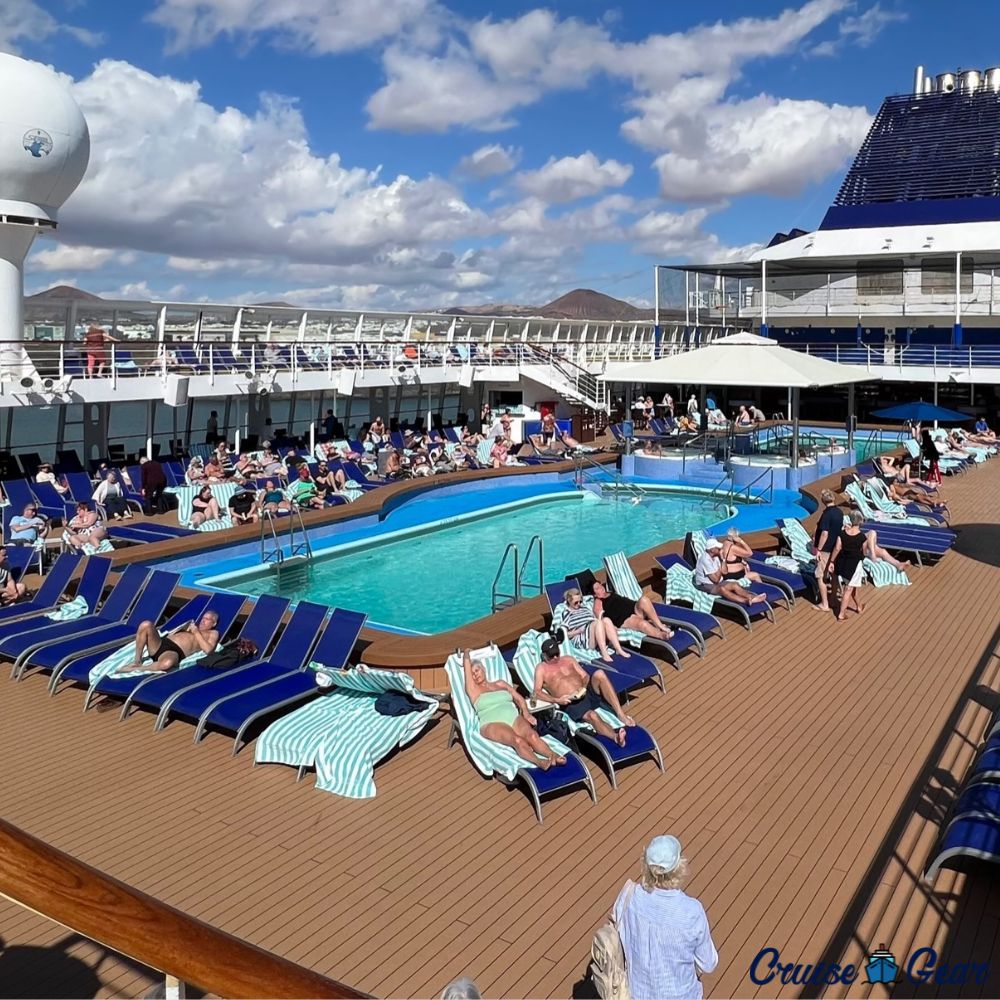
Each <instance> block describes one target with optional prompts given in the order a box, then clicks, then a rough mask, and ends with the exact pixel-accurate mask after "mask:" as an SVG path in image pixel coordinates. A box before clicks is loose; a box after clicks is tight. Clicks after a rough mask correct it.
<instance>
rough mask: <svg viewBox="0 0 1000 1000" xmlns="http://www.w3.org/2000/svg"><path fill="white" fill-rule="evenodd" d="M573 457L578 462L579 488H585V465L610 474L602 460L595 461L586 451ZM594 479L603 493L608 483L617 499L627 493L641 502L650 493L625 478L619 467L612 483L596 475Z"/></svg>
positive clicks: (576, 476)
mask: <svg viewBox="0 0 1000 1000" xmlns="http://www.w3.org/2000/svg"><path fill="white" fill-rule="evenodd" d="M573 457H574V461H575V462H576V470H575V473H574V478H575V480H576V485H577V487H578V488H579V489H583V483H584V474H585V473H586V471H587V470H586V469H585V468H584V466H590V467H591V468H593V469H594V470H595V471H596V472H599V473H601V474H602V475H604V476H607V475H608V474H609V470H608V468H607V466H606V465H603V464H601V463H600V462H595V461H594V460H593V459H592V458H590V457H589V456H588V455H586V454H585V453H584V452H577V453H576V455H574V456H573ZM592 481H597V482H598V485H600V486H601V487H602V493H603V488H604V486H605V485H608V486H609V487H610V489H611V490H612V491H613V492H614V494H615V499H616V500H617V499H620V498H621V496H622V494H625V495H627V496H630V497H632V499H633V500H634V501H635V502H636V503H639V502H641V501H642V500H645V499H646V498H647V497H648V495H649V492H648V490H644V489H643V488H642V487H641V486H639V485H638V484H636V483H632V482H629V481H628V480H627V479H623V478H622V474H621V471H620V470H619V469H618V468H615V473H614V477H613V479H612V482H611V483H610V484H607V481H606V480H604V481H603V482H602V481H600V480H596V477H595V479H594V480H592Z"/></svg>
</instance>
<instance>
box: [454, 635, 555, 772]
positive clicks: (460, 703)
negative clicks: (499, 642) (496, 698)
mask: <svg viewBox="0 0 1000 1000" xmlns="http://www.w3.org/2000/svg"><path fill="white" fill-rule="evenodd" d="M472 658H473V659H474V660H479V661H480V662H481V663H482V665H483V669H484V670H485V671H486V679H487V680H490V681H506V682H507V683H508V684H509V683H510V672H509V671H508V670H507V664H506V663H505V662H504V658H503V657H502V656H501V655H500V651H499V650H498V649H497V648H496V647H495V646H490V647H487V648H486V649H481V650H473V653H472ZM444 669H445V673H446V674H447V675H448V683H449V684H450V685H451V704H452V707H453V709H454V710H455V718H456V720H457V722H458V728H459V731H460V732H461V734H462V742H463V743H464V744H465V749H466V750H467V751H468V754H469V757H470V758H472V762H473V764H474V765H475V766H476V769H477V770H478V771H479V772H480V773H482V774H485V775H486V776H487V777H490V776H492V775H493V774H499V775H502V776H503V777H504V778H506V779H507V780H508V781H513V780H514V777H515V775H516V774H517V772H518V771H520V770H521V769H522V768H525V767H532V766H533V765H532V764H529V763H528V762H527V761H526V760H522V759H521V758H520V757H519V756H518V755H517V754H516V753H515V752H514V750H513V749H512V748H511V747H507V746H504V745H503V744H501V743H494V742H493V740H488V739H486V737H485V736H483V735H482V734H481V733H480V732H479V717H478V716H477V715H476V710H475V708H474V707H473V705H472V702H471V701H469V696H468V694H467V693H466V690H465V673H464V671H463V669H462V654H461V653H452V655H451V656H449V657H448V659H447V661H446V662H445V665H444ZM545 742H546V743H548V745H549V746H550V747H552V749H553V750H554V751H555V752H556V753H558V754H567V753H569V748H568V747H566V746H563V744H562V743H560V742H559V741H558V740H555V739H553V738H552V737H551V736H546V737H545Z"/></svg>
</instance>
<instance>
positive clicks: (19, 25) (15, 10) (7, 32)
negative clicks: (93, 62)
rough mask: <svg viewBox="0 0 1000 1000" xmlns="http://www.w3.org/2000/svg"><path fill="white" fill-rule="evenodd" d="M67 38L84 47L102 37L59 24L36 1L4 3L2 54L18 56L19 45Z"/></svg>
mask: <svg viewBox="0 0 1000 1000" xmlns="http://www.w3.org/2000/svg"><path fill="white" fill-rule="evenodd" d="M58 34H64V35H69V36H70V37H71V38H75V39H76V40H77V41H78V42H80V43H82V44H83V45H97V44H99V43H100V42H101V40H102V39H101V36H100V35H99V34H97V33H96V32H93V31H88V30H87V29H86V28H78V27H74V26H73V25H71V24H63V23H61V22H60V21H58V20H56V18H54V17H53V16H52V15H51V14H50V13H49V12H48V11H47V10H44V9H43V8H42V7H40V6H39V5H38V3H36V0H3V2H2V3H0V52H15V53H16V52H17V51H18V42H42V41H45V40H46V39H48V38H51V37H52V36H54V35H58Z"/></svg>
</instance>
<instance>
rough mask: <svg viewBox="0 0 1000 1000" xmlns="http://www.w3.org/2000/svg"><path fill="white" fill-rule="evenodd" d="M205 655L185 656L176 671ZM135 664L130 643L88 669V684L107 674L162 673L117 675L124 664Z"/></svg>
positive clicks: (150, 671)
mask: <svg viewBox="0 0 1000 1000" xmlns="http://www.w3.org/2000/svg"><path fill="white" fill-rule="evenodd" d="M221 648H222V647H221V646H216V650H219V649H221ZM204 655H205V654H204V653H203V652H201V650H199V651H198V652H197V653H192V654H191V655H190V656H186V657H185V658H184V659H183V660H181V662H180V663H178V664H177V669H180V668H182V667H190V666H193V665H194V664H195V663H197V662H198V661H199V660H200V659H201V658H202V657H203V656H204ZM134 662H135V643H134V642H130V643H128V644H127V645H125V646H122V647H120V648H119V649H116V650H115V651H114V652H113V653H108V655H107V656H105V657H104V659H103V660H101V662H100V663H95V664H94V666H92V667H91V668H90V684H91V687H93V685H95V684H96V683H97V682H98V681H99V680H100V679H101V678H102V677H107V676H108V674H116V675H117V676H118V677H140V676H142V675H143V674H151V673H155V672H159V673H162V671H153V670H127V671H122V672H121V673H120V674H119V673H117V671H118V668H119V667H124V666H125V665H126V664H129V663H134Z"/></svg>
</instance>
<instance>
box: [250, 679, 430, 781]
mask: <svg viewBox="0 0 1000 1000" xmlns="http://www.w3.org/2000/svg"><path fill="white" fill-rule="evenodd" d="M324 677H325V678H327V679H328V681H329V683H330V685H331V687H330V689H329V690H328V691H327V692H326V693H325V694H323V695H322V696H321V697H319V698H316V699H315V700H314V701H311V702H310V703H309V704H308V705H303V706H302V707H301V708H298V709H296V710H295V711H294V712H291V713H289V714H288V715H286V716H283V717H282V718H280V719H278V720H277V721H276V722H272V723H271V725H269V726H268V727H267V729H265V730H264V731H263V732H262V733H261V734H260V736H258V737H257V743H256V746H255V748H254V766H256V765H257V764H287V765H289V766H290V767H295V768H297V769H298V778H299V779H301V778H302V775H303V774H304V773H305V771H306V770H307V769H308V768H315V769H316V787H317V788H320V789H322V790H323V791H325V792H333V794H334V795H343V796H345V797H346V798H351V799H370V798H374V797H375V766H376V765H377V764H378V763H379V761H381V760H382V759H383V758H385V757H387V756H388V755H389V754H390V753H391V752H392V751H393V750H395V749H396V748H397V747H402V746H405V745H406V744H407V743H410V742H412V741H413V740H415V739H416V738H417V737H418V736H419V735H420V734H421V733H422V732H423V731H424V729H425V728H426V726H427V724H428V722H430V720H431V717H432V716H433V715H434V714H435V713H436V712H437V710H438V708H439V703H438V701H437V700H436V699H435V698H433V697H431V696H430V695H426V694H424V693H423V692H421V691H418V690H417V688H416V687H415V686H414V683H413V678H412V677H410V675H409V674H404V673H400V672H398V671H389V670H371V669H369V668H368V667H366V666H364V665H361V666H359V667H357V668H355V669H354V670H335V671H328V672H327V671H322V672H319V673H317V681H320V680H321V679H322V678H324ZM386 691H401V692H404V693H405V694H407V695H409V696H410V697H411V698H413V699H414V700H415V701H418V702H420V703H422V705H423V707H422V708H421V709H420V710H419V711H416V712H411V713H409V714H408V715H398V716H390V715H381V714H380V713H379V712H377V711H376V710H375V701H376V699H377V698H378V696H379V695H380V694H383V693H384V692H386Z"/></svg>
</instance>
